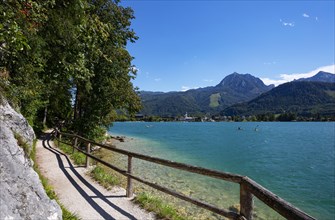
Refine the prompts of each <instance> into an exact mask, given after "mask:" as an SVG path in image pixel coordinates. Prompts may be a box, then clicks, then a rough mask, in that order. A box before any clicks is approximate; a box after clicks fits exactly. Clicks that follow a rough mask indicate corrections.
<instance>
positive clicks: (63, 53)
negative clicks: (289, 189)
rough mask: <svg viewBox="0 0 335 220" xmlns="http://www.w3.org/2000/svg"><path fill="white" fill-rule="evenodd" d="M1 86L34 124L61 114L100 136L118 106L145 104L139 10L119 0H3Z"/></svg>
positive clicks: (0, 18)
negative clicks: (135, 50)
mask: <svg viewBox="0 0 335 220" xmlns="http://www.w3.org/2000/svg"><path fill="white" fill-rule="evenodd" d="M0 13H1V14H0V21H1V22H0V55H1V58H0V61H1V63H0V74H1V75H0V76H1V77H0V79H1V83H0V92H1V93H3V94H5V95H6V96H7V97H8V98H9V99H10V100H11V102H12V104H13V105H16V107H17V108H18V109H19V110H20V111H21V112H22V113H23V114H24V115H25V116H26V117H27V118H29V122H30V123H31V124H35V125H38V124H41V123H42V122H43V121H46V122H47V123H48V124H49V126H53V125H54V124H55V123H56V120H55V118H58V119H59V120H65V121H67V122H71V123H68V128H69V129H73V130H74V132H76V133H79V134H81V135H85V136H88V137H90V138H95V137H97V136H99V135H101V134H102V133H103V132H104V129H105V128H106V127H107V126H108V125H109V124H110V123H111V122H112V121H113V120H114V118H115V112H116V110H120V109H121V110H124V111H126V112H128V113H129V114H132V113H135V112H136V111H138V110H139V108H140V100H139V97H138V95H137V92H136V90H135V89H134V87H133V85H132V83H131V80H132V79H133V78H134V77H135V76H136V72H135V71H134V69H135V68H133V66H132V64H131V62H132V59H133V57H132V56H131V55H130V54H129V53H128V51H127V49H126V46H127V43H128V42H135V40H136V39H137V36H136V35H135V33H134V31H133V30H132V29H131V28H130V25H131V20H132V19H134V15H133V11H132V10H131V9H130V8H124V7H122V6H120V5H119V2H118V1H110V0H95V1H92V0H91V1H90V0H71V1H70V0H60V1H42V0H40V1H32V0H25V1H23V0H16V1H2V3H1V5H0Z"/></svg>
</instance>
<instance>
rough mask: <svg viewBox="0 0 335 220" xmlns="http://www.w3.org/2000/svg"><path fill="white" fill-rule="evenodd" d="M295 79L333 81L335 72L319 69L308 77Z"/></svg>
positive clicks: (334, 81) (334, 80)
mask: <svg viewBox="0 0 335 220" xmlns="http://www.w3.org/2000/svg"><path fill="white" fill-rule="evenodd" d="M296 81H309V82H329V83H335V74H332V73H328V72H324V71H320V72H318V73H317V74H316V75H314V76H312V77H309V78H301V79H298V80H296Z"/></svg>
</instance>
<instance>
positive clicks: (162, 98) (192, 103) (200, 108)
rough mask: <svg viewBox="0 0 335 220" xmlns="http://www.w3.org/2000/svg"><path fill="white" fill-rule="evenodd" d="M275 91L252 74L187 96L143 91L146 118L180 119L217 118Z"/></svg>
mask: <svg viewBox="0 0 335 220" xmlns="http://www.w3.org/2000/svg"><path fill="white" fill-rule="evenodd" d="M272 88H274V85H270V86H266V85H265V84H264V83H263V81H262V80H260V79H259V78H257V77H254V76H252V75H250V74H239V73H236V72H234V73H232V74H230V75H228V76H226V77H225V78H224V79H223V80H222V81H221V82H220V83H219V84H217V85H216V86H210V87H205V88H199V89H191V90H188V91H185V92H169V93H161V92H147V91H142V92H141V93H140V96H141V98H142V104H143V110H142V111H141V113H142V114H144V115H156V116H180V115H184V114H185V112H188V113H189V114H192V115H196V114H207V113H210V114H218V113H219V112H220V111H222V110H223V109H224V108H226V107H228V106H231V105H233V104H236V103H240V102H246V101H250V100H251V99H253V98H256V97H257V96H259V95H260V94H262V93H264V92H267V91H269V90H271V89H272Z"/></svg>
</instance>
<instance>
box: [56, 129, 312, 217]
mask: <svg viewBox="0 0 335 220" xmlns="http://www.w3.org/2000/svg"><path fill="white" fill-rule="evenodd" d="M56 133H57V134H58V135H59V136H60V135H63V136H67V137H70V138H74V139H75V145H74V146H73V145H72V143H66V142H63V141H61V140H60V139H58V141H59V142H62V143H65V144H68V145H72V147H73V148H75V149H77V150H78V151H80V152H81V153H83V154H85V155H86V156H87V157H90V158H92V159H94V160H96V161H98V162H99V163H101V164H103V165H105V166H107V167H109V168H111V169H113V170H115V171H117V172H119V173H120V174H122V175H124V176H126V177H128V185H127V196H128V195H131V194H132V192H131V193H130V192H129V191H132V184H131V180H132V179H134V180H137V181H138V182H141V183H143V184H146V185H148V186H150V187H152V188H155V189H157V190H159V191H162V192H164V193H167V194H170V195H172V196H174V197H177V198H180V199H182V200H185V201H187V202H190V203H192V204H194V205H197V206H199V207H202V208H205V209H207V210H210V211H212V212H214V213H217V214H219V215H222V216H225V217H228V218H230V219H252V218H253V213H252V211H253V196H256V197H257V198H258V199H260V200H261V201H262V202H264V203H265V204H266V205H268V206H269V207H270V208H272V209H273V210H275V211H276V212H277V213H279V214H280V215H282V216H283V217H285V218H287V219H297V220H313V219H315V218H313V217H312V216H310V215H308V214H306V213H304V212H303V211H301V210H299V209H298V208H296V207H294V206H293V205H291V204H290V203H288V202H286V201H285V200H284V199H282V198H280V197H278V196H277V195H275V194H274V193H272V192H271V191H269V190H267V189H266V188H264V187H263V186H261V185H259V184H258V183H256V182H255V181H253V180H252V179H250V178H248V177H246V176H241V175H236V174H231V173H226V172H220V171H216V170H211V169H206V168H202V167H197V166H192V165H188V164H184V163H178V162H174V161H170V160H165V159H161V158H156V157H151V156H147V155H142V154H138V153H134V152H130V151H126V150H122V149H119V148H114V147H111V146H109V145H105V144H100V143H96V142H94V141H92V140H88V139H86V138H83V137H81V136H78V135H75V134H69V133H64V132H60V131H56ZM57 134H56V136H57ZM77 139H79V140H81V141H82V142H85V143H87V144H89V145H96V146H100V147H102V148H105V149H108V150H110V151H114V152H117V153H120V154H123V155H127V156H128V170H127V171H126V170H122V169H120V168H118V167H116V166H114V165H112V164H110V163H108V162H106V161H103V160H101V159H100V158H97V157H96V156H94V155H92V154H90V153H88V151H87V149H86V151H84V150H82V149H80V148H79V147H77V146H76V144H77V143H78V141H77ZM133 157H134V158H138V159H141V160H145V161H149V162H152V163H156V164H160V165H164V166H168V167H172V168H175V169H179V170H185V171H188V172H192V173H197V174H201V175H204V176H209V177H213V178H217V179H222V180H225V181H229V182H234V183H238V184H240V206H241V207H240V213H239V214H238V213H235V212H232V211H228V210H225V209H220V208H217V207H215V206H213V205H210V204H208V203H205V202H202V201H199V200H197V199H194V198H191V197H189V196H186V195H183V194H181V193H179V192H176V191H173V190H170V189H167V188H165V187H162V186H160V185H158V184H156V183H152V182H148V181H146V180H144V179H142V178H140V177H137V176H134V175H133V174H132V173H131V166H132V165H131V158H133Z"/></svg>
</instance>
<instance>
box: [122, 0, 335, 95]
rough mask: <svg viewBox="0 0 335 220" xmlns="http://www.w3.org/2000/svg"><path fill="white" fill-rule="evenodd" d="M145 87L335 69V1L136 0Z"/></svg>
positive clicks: (139, 80)
mask: <svg viewBox="0 0 335 220" xmlns="http://www.w3.org/2000/svg"><path fill="white" fill-rule="evenodd" d="M121 4H122V5H123V6H129V7H131V8H132V9H133V10H134V12H135V17H136V18H135V19H134V20H133V21H132V28H133V29H134V31H135V32H136V33H137V35H138V36H139V40H138V41H136V43H134V44H129V45H128V46H127V48H128V50H129V52H130V53H131V55H132V56H134V58H135V59H134V60H133V64H134V65H135V66H136V68H137V69H138V73H137V77H136V79H135V80H134V81H133V83H134V85H135V86H137V87H139V88H140V90H147V91H164V92H167V91H184V90H187V89H191V88H198V87H206V86H214V85H216V84H218V83H219V82H220V81H221V80H222V79H223V78H224V77H225V76H227V75H229V74H231V73H233V72H238V73H242V74H245V73H250V74H252V75H254V76H256V77H259V78H261V79H262V80H263V81H264V83H265V84H270V83H274V84H276V85H278V84H281V83H284V82H287V81H291V80H293V79H294V78H300V77H307V76H311V75H313V74H315V73H316V72H317V71H319V70H325V71H328V72H332V73H334V59H335V58H334V56H335V55H334V47H335V46H334V10H335V6H334V1H219V0H217V1H190V0H188V1H177V0H170V1H160V0H156V1H143V0H137V1H129V0H124V1H122V3H121Z"/></svg>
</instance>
